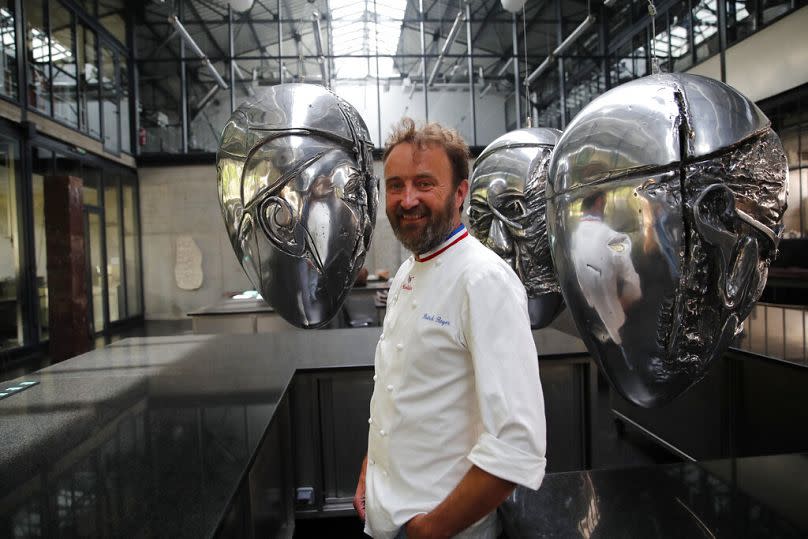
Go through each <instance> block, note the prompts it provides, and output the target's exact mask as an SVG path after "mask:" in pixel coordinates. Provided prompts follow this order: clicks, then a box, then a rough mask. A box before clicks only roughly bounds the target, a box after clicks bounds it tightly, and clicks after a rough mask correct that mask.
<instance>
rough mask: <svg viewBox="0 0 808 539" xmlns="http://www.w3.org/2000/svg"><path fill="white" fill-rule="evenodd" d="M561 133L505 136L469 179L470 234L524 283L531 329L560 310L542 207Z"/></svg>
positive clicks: (492, 146) (491, 147)
mask: <svg viewBox="0 0 808 539" xmlns="http://www.w3.org/2000/svg"><path fill="white" fill-rule="evenodd" d="M560 135H561V132H560V131H558V130H556V129H547V128H525V129H517V130H516V131H511V132H510V133H506V134H504V135H502V136H501V137H499V138H497V139H496V140H494V141H493V142H492V143H491V144H489V145H488V146H487V147H486V148H485V150H483V152H482V153H481V154H480V156H479V157H478V158H477V160H476V161H475V162H474V169H473V170H472V173H471V178H470V187H469V191H470V205H469V229H470V232H471V234H472V235H474V236H475V237H476V238H477V239H479V240H480V241H481V242H482V243H483V244H484V245H486V246H487V247H488V248H489V249H491V250H493V251H494V252H495V253H497V254H498V255H499V256H500V257H501V258H503V259H504V260H505V261H506V262H508V264H510V265H511V267H512V268H513V269H514V271H515V272H516V274H517V275H518V276H519V278H520V279H521V280H522V283H523V284H524V285H525V289H526V290H527V296H528V310H529V311H530V323H531V326H532V327H533V328H534V329H538V328H542V327H545V326H546V325H548V324H549V323H550V322H552V321H553V319H555V317H556V316H557V315H558V313H559V312H560V311H561V310H562V309H563V306H564V304H563V299H562V297H561V288H560V287H559V285H558V280H557V279H556V277H555V271H554V270H553V263H552V259H551V258H550V246H549V245H548V243H547V227H546V220H545V208H544V189H545V185H546V183H547V166H548V164H549V162H550V155H551V154H552V151H553V147H554V146H555V144H556V142H558V138H559V136H560Z"/></svg>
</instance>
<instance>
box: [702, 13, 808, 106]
mask: <svg viewBox="0 0 808 539" xmlns="http://www.w3.org/2000/svg"><path fill="white" fill-rule="evenodd" d="M807 28H808V7H804V8H802V9H799V10H797V11H795V12H794V13H792V14H790V15H788V16H786V17H784V18H783V19H781V20H779V21H777V22H776V23H774V24H772V25H771V26H769V27H767V28H764V29H763V30H761V31H760V32H757V33H755V34H753V35H752V36H750V37H748V38H746V39H744V40H743V41H741V42H740V43H737V44H736V45H733V46H732V47H730V48H728V49H727V52H726V71H727V84H729V85H730V86H732V87H733V88H735V89H736V90H738V91H739V92H741V93H742V94H744V95H746V96H747V97H749V98H750V99H751V100H752V101H759V100H761V99H765V98H767V97H771V96H773V95H777V94H779V93H782V92H785V91H786V90H790V89H791V88H795V87H797V86H799V85H801V84H805V83H806V82H808V30H806V29H807ZM688 73H695V74H697V75H704V76H707V77H712V78H714V79H717V80H721V61H720V58H719V56H718V55H716V56H713V57H712V58H710V59H708V60H706V61H704V62H702V63H700V64H699V65H697V66H695V67H693V68H692V69H690V70H688Z"/></svg>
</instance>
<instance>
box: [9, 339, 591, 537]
mask: <svg viewBox="0 0 808 539" xmlns="http://www.w3.org/2000/svg"><path fill="white" fill-rule="evenodd" d="M380 333H381V328H380V327H370V328H356V329H338V330H319V331H304V330H293V329H292V330H289V331H283V332H278V333H262V334H252V335H187V336H186V335H182V336H173V337H148V338H133V339H127V340H124V341H120V342H117V343H114V344H112V345H110V346H108V347H106V348H103V349H100V350H95V351H92V352H89V353H87V354H84V355H81V356H78V357H75V358H72V359H69V360H67V361H64V362H62V363H59V364H56V365H53V366H51V367H48V368H46V369H43V370H41V371H38V372H36V373H34V374H31V375H28V376H26V377H25V378H24V379H25V380H35V381H38V382H39V384H38V385H35V386H33V387H30V388H29V389H26V390H25V391H21V392H20V393H17V394H15V395H13V396H10V397H8V398H5V399H3V400H0V437H1V438H2V440H3V449H2V451H0V485H2V491H1V492H0V537H5V536H9V535H15V533H12V530H15V529H17V530H18V529H23V530H24V529H29V528H30V529H29V531H30V533H29V535H32V536H37V535H44V536H53V535H57V534H58V532H57V529H63V528H64V527H66V528H65V529H73V530H75V529H79V528H80V529H83V530H85V531H84V532H83V533H81V534H79V535H92V536H98V535H102V536H110V535H113V536H116V535H160V536H171V537H201V536H206V535H209V534H210V533H212V532H213V530H214V529H215V528H216V525H217V524H218V523H219V521H220V519H221V517H222V515H223V513H224V511H225V510H226V507H227V503H228V501H229V500H230V498H231V497H232V495H233V494H234V492H235V491H236V489H237V487H238V485H239V482H240V480H241V478H242V476H243V475H244V473H245V472H246V470H247V468H248V466H249V463H250V460H251V458H252V456H253V455H254V454H255V451H256V449H257V447H258V444H259V442H260V440H261V437H262V436H263V434H264V432H265V431H266V429H267V427H268V425H269V423H270V421H271V419H272V417H273V414H274V412H275V408H276V406H277V405H278V403H279V401H280V399H281V398H282V396H283V395H284V393H285V391H286V389H287V387H288V385H289V383H290V382H291V380H292V376H293V375H294V373H295V372H296V371H297V370H298V369H328V368H349V367H364V368H368V367H371V366H372V365H373V353H374V350H375V345H376V342H377V341H378V338H379V334H380ZM534 336H535V339H536V342H537V345H538V348H539V350H541V351H542V352H543V353H545V354H562V353H575V352H580V351H583V345H582V343H581V341H580V340H579V339H577V338H574V337H570V336H569V335H566V334H564V333H561V332H558V331H556V330H553V329H547V330H543V331H540V332H535V333H534ZM22 380H23V379H17V380H16V381H17V382H19V381H22ZM43 504H44V505H43ZM98 504H102V505H103V510H102V509H99V506H98ZM107 505H108V506H107ZM20 523H23V524H20ZM20 526H22V527H20ZM26 526H28V527H29V528H26ZM137 531H140V532H142V533H136V532H137ZM23 535H26V534H23Z"/></svg>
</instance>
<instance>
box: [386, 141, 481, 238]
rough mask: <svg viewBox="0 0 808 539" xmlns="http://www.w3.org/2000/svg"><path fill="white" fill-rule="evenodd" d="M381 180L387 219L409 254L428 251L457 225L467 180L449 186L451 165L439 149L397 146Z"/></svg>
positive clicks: (407, 144)
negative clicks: (383, 180) (383, 179)
mask: <svg viewBox="0 0 808 539" xmlns="http://www.w3.org/2000/svg"><path fill="white" fill-rule="evenodd" d="M384 178H385V188H386V205H387V218H388V219H389V220H390V225H391V226H392V227H393V232H394V233H395V235H396V237H397V238H398V239H399V241H400V242H401V243H402V244H404V246H405V247H406V248H407V249H409V250H410V251H412V252H414V253H423V252H426V251H428V250H430V249H432V248H433V247H435V246H437V245H438V244H439V243H440V242H442V241H443V240H444V239H445V238H446V236H447V235H448V234H449V232H451V230H452V229H453V228H454V227H456V226H457V225H459V224H460V205H461V204H462V202H463V198H464V197H465V195H466V192H467V191H468V181H467V180H463V181H462V182H461V183H460V185H458V186H457V187H454V186H453V185H452V165H451V163H450V162H449V157H448V156H447V155H446V151H445V150H444V149H443V148H441V147H439V146H428V147H426V148H423V149H420V148H417V147H416V146H414V145H412V144H410V143H401V144H398V145H397V146H396V147H394V148H393V150H392V151H391V152H390V155H388V156H387V160H386V161H385V163H384Z"/></svg>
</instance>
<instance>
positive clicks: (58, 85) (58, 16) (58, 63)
mask: <svg viewBox="0 0 808 539" xmlns="http://www.w3.org/2000/svg"><path fill="white" fill-rule="evenodd" d="M74 21H75V17H74V15H73V13H72V12H70V11H68V10H67V9H66V8H65V7H64V6H63V5H62V4H61V3H59V2H51V13H50V22H51V34H52V36H53V39H52V40H51V62H53V68H52V73H53V116H54V117H55V118H56V119H58V120H61V121H63V122H65V123H67V124H69V125H72V126H78V122H79V111H78V65H77V62H76V54H75V48H74V42H75V39H74V35H75V24H74Z"/></svg>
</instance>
